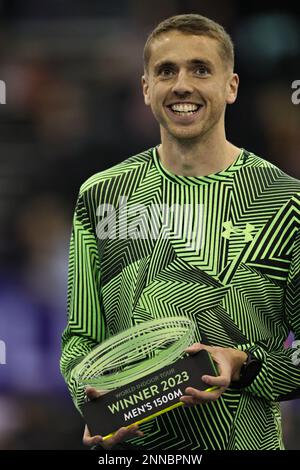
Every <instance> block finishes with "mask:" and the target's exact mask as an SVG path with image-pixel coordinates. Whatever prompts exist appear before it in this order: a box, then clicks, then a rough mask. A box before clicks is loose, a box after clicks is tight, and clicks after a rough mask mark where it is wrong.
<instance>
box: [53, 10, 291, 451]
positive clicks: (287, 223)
mask: <svg viewBox="0 0 300 470" xmlns="http://www.w3.org/2000/svg"><path fill="white" fill-rule="evenodd" d="M238 83H239V79H238V76H237V74H236V73H234V52H233V45H232V41H231V39H230V37H229V36H228V34H227V33H226V32H225V31H224V29H223V28H222V26H220V25H218V24H217V23H215V22H213V21H211V20H210V19H208V18H205V17H202V16H200V15H195V14H189V15H179V16H175V17H172V18H168V19H166V20H165V21H163V22H162V23H160V24H159V25H158V26H157V27H156V28H155V30H154V31H153V32H152V33H151V34H150V36H149V37H148V39H147V42H146V45H145V49H144V75H143V77H142V89H143V94H144V99H145V104H146V105H147V106H151V109H152V112H153V114H154V117H155V118H156V120H157V122H158V124H159V127H160V133H161V143H160V144H158V145H157V146H155V147H153V148H150V149H148V150H146V151H144V152H141V153H140V154H138V155H135V156H133V157H130V158H127V159H126V160H124V161H123V162H121V163H120V164H118V165H116V166H114V167H113V168H110V169H108V170H105V171H102V172H100V173H98V174H96V175H94V176H92V177H91V178H89V179H88V180H87V181H86V182H85V183H84V184H83V185H82V186H81V188H80V193H79V197H78V201H77V206H76V211H75V215H74V223H73V232H72V238H71V247H70V271H69V294H68V325H67V327H66V329H65V331H64V334H63V351H62V358H61V370H62V373H63V375H64V377H65V379H66V381H67V383H68V386H69V389H70V392H71V394H72V397H73V399H74V402H75V404H76V406H77V408H78V410H79V411H81V406H82V403H83V401H84V398H85V396H86V395H87V396H88V397H89V398H90V399H93V398H94V397H97V396H100V392H98V391H97V390H95V389H92V388H88V389H87V390H85V389H84V388H83V387H82V385H81V384H80V383H78V382H77V379H76V376H75V374H74V367H75V365H76V364H78V362H80V361H81V359H82V358H83V357H84V356H85V355H86V354H88V353H89V351H91V349H92V348H93V347H95V346H96V345H97V344H99V343H100V342H101V341H103V340H104V339H105V338H107V337H109V336H112V335H115V334H117V333H118V332H120V331H123V330H125V329H127V328H130V327H132V326H133V325H135V324H138V323H141V322H143V321H147V320H151V319H153V318H158V317H170V316H174V315H176V314H178V313H180V314H184V315H186V316H187V317H189V318H191V319H192V320H193V321H194V322H195V323H196V327H197V330H196V340H197V342H196V343H195V344H194V345H193V346H192V347H191V348H189V349H188V350H187V351H188V352H189V353H191V354H193V353H195V352H197V351H199V350H200V349H207V350H208V351H209V352H210V353H211V355H212V357H213V359H214V361H215V363H216V365H217V367H218V369H219V376H218V377H211V376H203V377H202V380H203V381H204V382H206V383H207V385H208V387H211V386H217V387H218V388H217V389H215V390H214V391H211V392H203V391H200V390H198V389H197V388H190V387H188V388H186V390H185V395H184V396H182V397H181V398H180V400H181V401H182V402H183V403H184V404H185V406H182V407H179V408H176V409H174V410H172V411H169V412H168V413H166V414H163V415H161V416H158V417H157V418H155V419H153V420H151V421H149V422H148V423H144V424H142V425H140V428H138V426H136V427H133V428H131V429H130V430H129V429H125V428H122V429H120V430H119V431H118V432H117V433H116V434H115V435H114V436H113V437H111V438H109V439H107V440H106V441H103V439H102V436H90V433H89V431H88V429H87V428H86V429H85V434H84V442H85V443H86V444H87V445H94V444H99V445H100V446H101V447H103V448H114V447H115V446H116V445H117V444H120V443H121V442H123V441H127V442H125V443H124V444H123V445H124V446H125V447H126V444H127V445H128V446H130V445H131V446H138V447H139V448H141V447H142V448H145V449H150V450H152V449H162V450H181V449H185V450H186V449H193V450H196V449H201V450H203V449H220V450H224V449H245V450H247V449H249V450H255V449H270V450H271V449H283V448H284V444H283V441H282V432H281V422H280V420H281V415H280V407H279V401H280V400H284V399H290V398H296V397H299V396H300V393H299V390H300V369H299V366H298V365H297V364H296V363H295V361H293V353H294V351H293V349H291V348H290V349H285V348H284V346H283V343H284V340H285V339H286V337H287V336H288V333H289V331H290V330H293V332H294V334H295V337H296V339H300V314H299V312H300V295H299V286H300V263H299V256H300V235H299V225H300V219H299V213H300V211H299V209H300V182H299V181H297V180H295V179H293V178H292V177H290V176H288V175H286V174H285V173H283V172H282V171H281V170H280V169H279V168H277V167H275V166H274V165H272V164H271V163H270V162H268V161H266V160H264V159H262V158H260V157H258V156H256V155H254V154H253V153H250V152H248V151H246V150H244V149H241V148H238V147H236V146H235V145H233V144H232V143H230V142H229V141H228V140H227V139H226V134H225V125H224V117H225V110H226V106H227V105H229V104H232V103H234V101H235V100H236V97H237V91H238ZM124 198H126V201H127V202H126V204H127V209H126V211H127V212H126V214H127V216H128V220H126V224H128V225H130V227H131V230H130V231H129V233H130V236H126V237H125V236H123V235H122V236H121V235H120V233H119V236H118V234H117V233H115V232H114V234H113V236H110V235H111V234H110V233H109V231H106V232H105V231H101V236H100V235H99V233H100V232H97V224H98V223H99V210H98V209H97V208H99V207H100V206H101V207H102V206H103V204H104V205H105V204H106V205H107V207H109V208H110V211H111V212H110V214H109V218H110V219H113V220H114V218H115V217H116V216H118V215H120V214H121V213H122V214H123V213H124V210H123V209H124V208H123V207H122V202H121V201H123V200H124ZM138 206H139V207H142V209H141V210H140V212H139V213H138V214H137V212H138V211H137V207H138ZM160 206H164V207H169V208H172V207H177V208H178V206H179V207H189V208H192V210H190V211H189V213H188V216H186V215H183V212H180V210H179V212H178V213H176V211H175V212H173V213H172V214H173V215H174V214H175V215H174V217H165V215H166V214H162V213H160V212H159V210H156V212H155V217H154V218H152V219H151V220H152V225H154V228H155V230H154V232H155V234H156V236H153V237H151V236H150V235H149V234H148V235H147V234H145V232H144V231H143V227H144V226H145V221H146V219H147V211H151V209H153V207H155V208H156V209H157V207H160ZM114 208H115V213H114V211H113V209H114ZM152 212H153V211H152ZM176 214H177V215H176ZM178 214H179V218H178ZM180 214H181V215H180ZM122 217H123V215H122ZM199 221H200V223H199ZM121 225H122V227H124V225H125V219H123V218H122V223H121ZM126 226H127V225H126ZM178 227H179V228H180V229H181V230H178ZM122 233H123V232H122ZM128 441H130V442H128Z"/></svg>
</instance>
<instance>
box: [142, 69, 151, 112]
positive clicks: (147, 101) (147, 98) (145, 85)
mask: <svg viewBox="0 0 300 470" xmlns="http://www.w3.org/2000/svg"><path fill="white" fill-rule="evenodd" d="M141 81H142V87H143V95H144V101H145V105H146V106H150V96H149V84H148V77H147V74H144V75H143V76H142V79H141Z"/></svg>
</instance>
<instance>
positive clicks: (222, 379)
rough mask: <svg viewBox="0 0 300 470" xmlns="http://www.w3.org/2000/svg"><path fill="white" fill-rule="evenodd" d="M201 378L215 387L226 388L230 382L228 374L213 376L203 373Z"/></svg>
mask: <svg viewBox="0 0 300 470" xmlns="http://www.w3.org/2000/svg"><path fill="white" fill-rule="evenodd" d="M201 379H202V380H203V382H205V383H206V384H207V385H212V386H216V387H223V388H228V387H229V384H230V379H229V378H228V376H225V375H219V376H218V377H214V376H212V375H203V376H202V377H201Z"/></svg>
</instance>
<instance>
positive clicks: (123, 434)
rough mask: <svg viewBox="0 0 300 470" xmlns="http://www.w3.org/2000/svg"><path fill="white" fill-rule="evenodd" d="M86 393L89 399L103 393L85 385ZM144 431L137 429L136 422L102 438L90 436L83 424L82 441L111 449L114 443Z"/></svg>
mask: <svg viewBox="0 0 300 470" xmlns="http://www.w3.org/2000/svg"><path fill="white" fill-rule="evenodd" d="M85 392H86V395H87V397H88V398H89V399H90V400H93V399H95V398H99V397H101V396H102V395H103V394H104V393H103V392H101V391H99V390H97V389H96V388H93V387H87V388H86V390H85ZM143 435H144V433H143V432H142V431H140V430H139V427H138V425H137V424H135V425H134V426H130V427H129V428H120V429H119V430H118V431H117V432H115V433H114V435H113V436H112V437H109V438H107V439H105V440H103V437H102V436H91V434H90V431H89V429H88V427H87V426H85V429H84V434H83V439H82V442H83V444H84V445H86V446H94V445H98V444H100V445H101V446H102V447H103V449H111V448H112V447H113V446H114V445H116V444H119V443H120V442H123V441H125V440H126V439H129V438H130V437H131V438H133V437H137V436H143Z"/></svg>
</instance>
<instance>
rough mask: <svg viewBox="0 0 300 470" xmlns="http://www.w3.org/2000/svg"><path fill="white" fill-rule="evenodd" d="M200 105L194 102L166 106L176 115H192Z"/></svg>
mask: <svg viewBox="0 0 300 470" xmlns="http://www.w3.org/2000/svg"><path fill="white" fill-rule="evenodd" d="M201 106H202V105H200V104H194V103H175V104H171V105H169V106H168V108H169V109H170V110H171V111H173V113H174V114H177V115H178V116H192V115H193V114H196V113H197V111H198V110H199V108H200V107H201Z"/></svg>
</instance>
